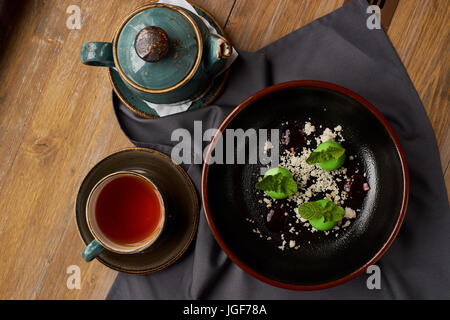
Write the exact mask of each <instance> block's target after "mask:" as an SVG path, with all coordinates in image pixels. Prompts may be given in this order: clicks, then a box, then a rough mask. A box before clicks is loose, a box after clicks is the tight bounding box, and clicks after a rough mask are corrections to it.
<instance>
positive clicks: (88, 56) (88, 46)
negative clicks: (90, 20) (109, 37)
mask: <svg viewBox="0 0 450 320" xmlns="http://www.w3.org/2000/svg"><path fill="white" fill-rule="evenodd" d="M81 62H82V63H84V64H86V65H88V66H95V67H114V58H113V50H112V44H111V43H110V42H88V43H85V44H83V46H82V47H81Z"/></svg>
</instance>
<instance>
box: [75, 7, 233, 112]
mask: <svg viewBox="0 0 450 320" xmlns="http://www.w3.org/2000/svg"><path fill="white" fill-rule="evenodd" d="M232 50H233V49H232V47H231V46H230V44H229V43H228V42H227V41H226V40H224V39H223V38H220V37H218V36H215V35H213V34H211V33H210V32H209V30H208V28H207V26H206V25H205V24H204V23H203V21H202V20H201V19H200V18H199V17H198V16H196V15H195V14H193V13H192V12H190V11H188V10H185V9H183V8H181V7H178V6H174V5H167V4H160V3H152V4H148V5H146V6H143V7H140V8H138V9H136V10H135V11H133V12H132V13H131V14H130V15H129V16H128V17H127V18H126V19H125V20H124V21H123V22H122V24H121V25H120V27H119V29H118V30H117V32H116V34H115V36H114V39H113V41H112V43H110V42H88V43H85V44H84V45H83V46H82V49H81V61H82V63H84V64H86V65H91V66H103V67H110V68H115V69H116V70H117V71H118V72H119V74H120V77H121V78H122V80H123V82H124V83H125V85H126V86H127V87H128V88H129V89H130V90H131V91H132V92H133V93H134V94H135V95H137V96H138V97H140V98H141V99H143V100H145V101H148V102H151V103H156V104H174V105H176V104H177V103H183V102H186V101H189V100H195V99H196V98H198V97H200V96H201V95H202V94H203V93H204V92H205V91H207V90H208V88H209V87H210V85H211V83H212V81H213V79H214V77H215V76H216V75H217V74H218V73H219V72H220V71H222V70H223V69H224V67H225V65H226V60H227V58H229V57H230V56H231V53H232Z"/></svg>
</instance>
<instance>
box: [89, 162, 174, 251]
mask: <svg viewBox="0 0 450 320" xmlns="http://www.w3.org/2000/svg"><path fill="white" fill-rule="evenodd" d="M124 174H127V175H134V176H136V177H139V178H141V179H144V180H145V181H146V182H148V183H150V185H152V186H153V188H154V189H155V190H156V193H157V195H158V198H159V200H160V201H161V204H162V205H161V207H162V217H161V220H162V221H161V222H160V225H161V227H160V228H159V231H158V232H157V233H156V234H154V235H153V236H152V237H151V238H150V240H149V241H148V242H145V243H144V244H143V245H141V246H138V247H136V249H134V250H130V251H124V250H119V249H115V248H112V247H111V246H109V245H107V244H106V243H105V242H104V241H102V240H101V237H100V236H99V235H98V233H97V232H96V231H95V230H94V228H93V226H92V222H91V219H90V218H89V210H88V208H89V204H90V202H91V197H92V195H93V193H94V191H95V190H96V189H97V188H98V187H99V186H100V185H101V184H102V183H103V182H104V181H105V180H106V179H108V178H110V177H113V176H116V175H124ZM85 216H86V222H87V226H88V229H89V231H90V232H91V234H92V236H93V237H94V239H95V240H96V241H98V242H99V243H100V244H101V245H102V247H103V248H105V249H106V250H108V251H111V252H115V253H119V254H133V253H138V252H141V251H143V250H145V249H147V248H148V247H150V246H151V245H152V244H153V243H155V242H156V240H157V239H158V238H159V237H160V235H161V234H162V232H163V229H164V226H165V220H166V219H165V218H166V204H165V201H164V197H163V195H162V193H161V191H160V189H159V187H158V186H157V185H156V184H155V183H154V182H153V181H152V180H151V179H150V178H148V177H146V176H144V175H143V174H140V173H138V172H135V171H131V170H130V171H126V170H120V171H115V172H113V173H110V174H108V175H106V176H104V177H103V178H101V179H100V180H99V181H97V183H96V184H95V185H94V187H93V188H92V189H91V191H90V192H89V196H88V197H87V199H86V206H85ZM105 237H107V236H106V235H105ZM110 241H111V242H114V241H113V240H110Z"/></svg>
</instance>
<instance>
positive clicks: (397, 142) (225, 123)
mask: <svg viewBox="0 0 450 320" xmlns="http://www.w3.org/2000/svg"><path fill="white" fill-rule="evenodd" d="M292 87H318V88H325V89H329V90H333V91H336V92H339V93H341V94H344V95H346V96H347V97H350V98H352V99H353V100H356V101H357V102H359V103H360V104H362V105H363V106H364V107H366V108H367V109H368V110H369V111H370V112H372V114H373V115H375V117H376V118H377V119H378V120H379V121H380V122H381V123H382V124H383V126H384V128H385V129H386V131H387V132H388V133H389V135H390V137H391V139H392V140H393V142H394V144H395V147H396V149H397V152H398V155H399V158H400V162H401V165H402V171H403V200H402V207H401V209H400V214H399V216H398V218H397V222H396V224H395V227H394V229H393V231H392V233H391V235H390V236H389V238H388V239H387V241H386V242H385V243H384V245H383V246H382V248H381V249H380V250H379V251H378V252H377V253H376V254H375V256H374V257H372V258H371V259H370V260H369V261H368V262H367V263H365V264H364V265H363V266H361V267H360V268H358V269H357V270H356V271H354V272H352V273H350V274H348V275H346V276H344V277H342V278H339V279H337V280H333V281H330V282H326V283H321V284H316V285H297V284H291V283H285V282H280V281H276V280H273V279H270V278H268V277H266V276H264V275H262V274H260V273H258V272H256V271H255V270H253V269H252V268H250V267H249V266H248V265H246V264H245V263H244V262H242V261H241V260H240V259H239V258H238V257H237V256H236V255H235V254H234V253H233V252H232V251H231V250H230V249H229V248H228V246H227V245H226V244H225V242H224V241H223V239H222V237H221V236H220V234H219V232H218V230H217V228H216V226H215V225H214V221H213V219H212V216H211V211H210V208H209V203H208V197H207V193H206V190H207V176H208V168H209V165H208V162H209V160H210V158H211V153H212V151H213V150H214V148H215V145H216V143H217V139H218V136H219V135H220V134H222V132H224V130H225V129H226V128H227V127H228V125H229V123H230V122H231V120H233V119H234V118H235V117H236V115H238V114H239V113H240V112H241V111H242V110H244V109H245V108H246V107H248V106H249V105H251V104H252V103H253V102H255V101H256V100H258V99H260V98H262V97H264V96H265V95H267V94H270V93H272V92H275V91H279V90H283V89H286V88H292ZM201 193H202V202H203V207H204V208H205V215H206V220H207V222H208V225H209V228H210V230H211V232H212V234H213V236H214V238H215V239H216V241H217V242H218V243H219V245H220V247H221V248H222V250H223V251H224V252H225V253H226V254H227V255H228V257H229V258H230V259H231V260H232V261H233V262H234V263H235V264H237V265H238V266H239V267H240V268H241V269H243V270H244V271H245V272H247V273H249V274H250V275H252V276H253V277H255V278H257V279H259V280H261V281H263V282H266V283H268V284H270V285H273V286H276V287H280V288H284V289H290V290H320V289H326V288H330V287H333V286H336V285H339V284H342V283H344V282H347V281H349V280H351V279H353V278H355V277H357V276H358V275H360V274H362V273H363V272H364V271H365V270H366V269H367V267H369V266H370V265H372V264H374V263H375V262H376V261H378V259H380V258H381V256H382V255H383V254H384V253H385V252H386V251H387V249H388V248H389V247H390V246H391V244H392V242H393V241H394V239H395V237H396V236H397V234H398V232H399V230H400V227H401V225H402V222H403V219H404V217H405V212H406V207H407V203H408V197H409V173H408V167H407V163H406V158H405V155H404V152H403V149H402V147H401V145H400V140H399V139H398V137H397V135H396V134H395V132H394V129H392V127H391V125H390V124H389V122H388V121H387V120H386V118H385V117H384V116H383V115H382V114H381V112H380V111H378V110H377V109H376V108H375V107H374V106H373V105H372V104H371V103H370V102H368V101H367V100H365V99H364V98H362V97H361V96H359V95H358V94H356V93H354V92H353V91H350V90H348V89H346V88H344V87H341V86H338V85H335V84H332V83H328V82H323V81H314V80H297V81H289V82H284V83H280V84H277V85H274V86H271V87H268V88H265V89H263V90H261V91H258V92H257V93H255V94H253V95H252V96H250V97H249V98H247V99H246V100H244V101H243V102H242V103H241V104H239V105H238V106H237V107H236V108H235V109H234V110H233V111H232V112H231V113H230V114H229V115H228V117H227V118H226V119H225V120H224V121H223V122H222V124H221V125H220V127H219V129H218V132H217V133H216V135H215V136H214V137H213V139H212V141H211V144H210V146H209V148H208V151H207V154H206V157H205V159H204V164H203V170H202V186H201Z"/></svg>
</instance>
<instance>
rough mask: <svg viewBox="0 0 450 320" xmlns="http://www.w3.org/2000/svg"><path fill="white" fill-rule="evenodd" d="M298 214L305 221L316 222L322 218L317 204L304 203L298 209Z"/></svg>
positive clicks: (320, 208) (320, 209)
mask: <svg viewBox="0 0 450 320" xmlns="http://www.w3.org/2000/svg"><path fill="white" fill-rule="evenodd" d="M298 214H299V215H300V216H301V217H302V218H303V219H306V220H316V219H319V218H320V217H322V215H323V213H322V207H321V206H320V205H319V204H318V203H317V202H306V203H304V204H302V205H300V206H299V207H298Z"/></svg>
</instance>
